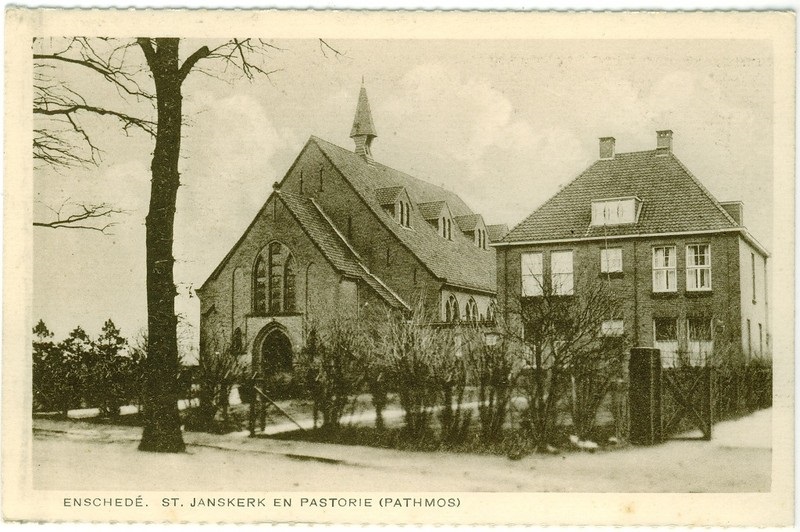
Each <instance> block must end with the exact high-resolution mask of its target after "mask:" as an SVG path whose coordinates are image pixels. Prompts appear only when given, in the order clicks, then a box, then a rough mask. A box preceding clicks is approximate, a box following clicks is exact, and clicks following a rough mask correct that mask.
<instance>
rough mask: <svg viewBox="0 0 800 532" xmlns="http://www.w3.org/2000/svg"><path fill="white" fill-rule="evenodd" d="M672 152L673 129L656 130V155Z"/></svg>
mask: <svg viewBox="0 0 800 532" xmlns="http://www.w3.org/2000/svg"><path fill="white" fill-rule="evenodd" d="M669 153H672V130H671V129H662V130H661V131H656V155H667V154H669Z"/></svg>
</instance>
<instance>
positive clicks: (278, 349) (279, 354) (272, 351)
mask: <svg viewBox="0 0 800 532" xmlns="http://www.w3.org/2000/svg"><path fill="white" fill-rule="evenodd" d="M291 371H292V342H291V341H290V340H289V337H288V336H286V333H284V332H283V331H282V330H281V329H279V328H274V329H272V330H271V331H269V332H267V334H266V335H265V336H264V341H263V342H261V372H262V376H263V377H266V378H270V377H273V376H275V375H278V374H281V373H291Z"/></svg>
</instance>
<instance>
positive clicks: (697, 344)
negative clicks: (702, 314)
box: [686, 318, 714, 366]
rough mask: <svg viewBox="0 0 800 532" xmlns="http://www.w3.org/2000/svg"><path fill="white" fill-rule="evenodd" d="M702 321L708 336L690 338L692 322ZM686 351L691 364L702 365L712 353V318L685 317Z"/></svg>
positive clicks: (692, 328)
mask: <svg viewBox="0 0 800 532" xmlns="http://www.w3.org/2000/svg"><path fill="white" fill-rule="evenodd" d="M694 321H697V322H703V323H704V325H706V326H707V328H708V338H692V332H693V330H694V329H695V328H694V327H692V322H694ZM686 351H687V353H688V355H689V364H690V365H691V366H702V365H704V364H705V363H706V360H708V359H709V358H710V357H711V355H713V353H714V320H713V319H712V318H686Z"/></svg>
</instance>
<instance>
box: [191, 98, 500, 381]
mask: <svg viewBox="0 0 800 532" xmlns="http://www.w3.org/2000/svg"><path fill="white" fill-rule="evenodd" d="M350 137H351V138H352V139H353V141H354V144H355V146H354V149H350V150H348V149H344V148H341V147H339V146H336V145H334V144H331V143H330V142H327V141H324V140H322V139H319V138H317V137H313V136H312V137H311V138H310V139H309V140H308V141H307V142H306V144H305V146H304V147H303V149H302V150H301V151H300V153H299V155H298V156H297V158H296V159H295V161H294V163H293V164H292V165H291V167H290V168H289V170H288V171H287V173H286V175H285V176H284V177H283V179H281V181H280V182H279V183H276V184H275V185H274V187H273V189H274V190H273V191H272V193H271V194H270V195H269V197H268V198H267V200H266V202H265V204H264V206H263V207H262V208H261V210H260V211H259V213H258V214H257V215H256V217H255V219H254V220H253V221H252V223H251V224H250V226H249V227H248V228H247V230H246V231H245V232H244V234H243V235H242V236H241V238H239V240H238V242H236V243H235V244H234V246H233V247H232V249H231V250H230V252H229V253H228V254H227V255H226V256H225V258H224V259H223V260H222V262H221V263H220V264H219V265H218V266H217V267H216V269H215V270H214V271H213V273H212V274H211V275H210V277H209V278H208V280H207V281H206V282H205V283H204V284H203V286H202V287H201V288H200V289H198V291H197V293H198V296H199V298H200V305H201V309H200V312H201V318H200V335H201V356H202V352H203V350H204V349H210V348H214V347H212V346H216V348H219V346H225V345H230V346H231V347H232V348H233V349H234V350H235V351H237V352H239V353H242V354H249V355H250V356H251V357H252V359H251V360H252V361H253V363H254V366H256V367H259V366H260V367H265V368H266V367H273V366H274V367H275V368H276V369H278V370H288V369H289V368H291V363H292V354H293V352H296V351H297V350H298V349H299V348H300V347H301V346H302V345H303V342H304V338H305V334H306V332H307V326H308V323H309V322H310V321H311V320H324V319H325V318H327V317H330V316H334V315H341V314H347V315H351V316H356V317H359V318H366V317H368V316H375V315H377V316H380V315H382V314H385V312H386V310H387V309H395V310H399V311H405V312H408V311H410V310H411V309H412V307H413V306H414V305H416V304H418V303H419V304H422V305H424V308H425V311H426V312H427V313H428V315H429V316H430V319H431V321H433V322H437V321H441V322H452V321H458V320H468V321H480V320H485V319H487V318H489V317H491V315H492V312H493V301H494V297H495V293H496V271H495V267H496V261H495V251H494V249H493V248H491V247H490V246H489V244H490V238H494V239H497V240H499V239H500V238H502V236H504V235H505V233H506V232H507V228H505V226H487V225H486V224H485V222H484V220H483V218H482V216H481V215H480V214H476V213H474V212H473V211H472V210H471V209H470V208H469V207H468V206H467V205H466V204H465V203H464V202H463V201H462V200H461V198H459V197H458V196H457V195H456V194H454V193H453V192H450V191H448V190H445V189H443V188H441V187H438V186H435V185H432V184H431V183H428V182H426V181H423V180H421V179H417V178H415V177H412V176H410V175H408V174H405V173H403V172H401V171H398V170H395V169H392V168H389V167H387V166H384V165H382V164H380V163H379V162H377V161H376V160H375V158H374V157H373V154H372V143H373V141H374V139H375V137H377V133H376V129H375V126H374V124H373V120H372V115H371V112H370V108H369V102H368V100H367V93H366V90H365V89H364V87H362V88H361V92H360V94H359V99H358V104H357V106H356V115H355V120H354V122H353V126H352V130H351V134H350Z"/></svg>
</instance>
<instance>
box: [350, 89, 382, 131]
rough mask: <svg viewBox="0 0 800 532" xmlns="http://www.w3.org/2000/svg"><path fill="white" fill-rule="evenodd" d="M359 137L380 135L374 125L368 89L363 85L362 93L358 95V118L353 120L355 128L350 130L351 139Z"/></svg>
mask: <svg viewBox="0 0 800 532" xmlns="http://www.w3.org/2000/svg"><path fill="white" fill-rule="evenodd" d="M359 135H368V136H372V137H377V136H378V133H377V132H376V131H375V124H373V123H372V111H370V109H369V100H368V99H367V89H366V88H364V86H363V85H362V86H361V92H359V93H358V105H357V106H356V116H355V118H354V119H353V128H352V129H351V130H350V136H351V137H357V136H359Z"/></svg>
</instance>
